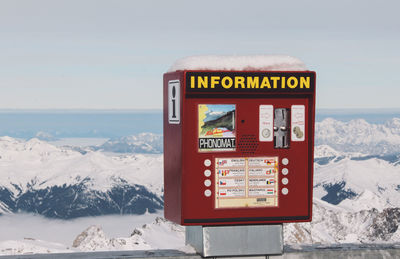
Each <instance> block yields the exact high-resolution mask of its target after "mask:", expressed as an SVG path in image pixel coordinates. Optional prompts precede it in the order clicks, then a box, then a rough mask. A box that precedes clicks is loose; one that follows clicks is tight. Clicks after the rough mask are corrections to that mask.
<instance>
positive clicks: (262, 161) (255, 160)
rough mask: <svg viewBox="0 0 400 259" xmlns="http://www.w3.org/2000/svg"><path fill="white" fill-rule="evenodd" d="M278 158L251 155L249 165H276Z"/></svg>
mask: <svg viewBox="0 0 400 259" xmlns="http://www.w3.org/2000/svg"><path fill="white" fill-rule="evenodd" d="M275 163H276V158H264V157H250V158H249V166H262V167H265V166H271V167H273V166H275Z"/></svg>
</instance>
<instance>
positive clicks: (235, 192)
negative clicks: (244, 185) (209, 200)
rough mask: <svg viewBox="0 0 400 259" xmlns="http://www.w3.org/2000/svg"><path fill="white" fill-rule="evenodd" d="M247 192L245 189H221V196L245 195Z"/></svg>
mask: <svg viewBox="0 0 400 259" xmlns="http://www.w3.org/2000/svg"><path fill="white" fill-rule="evenodd" d="M245 195H246V192H245V190H244V189H220V190H219V196H220V197H242V196H245Z"/></svg>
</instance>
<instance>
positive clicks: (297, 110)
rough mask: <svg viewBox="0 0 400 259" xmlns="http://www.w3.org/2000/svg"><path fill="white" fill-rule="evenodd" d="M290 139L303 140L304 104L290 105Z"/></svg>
mask: <svg viewBox="0 0 400 259" xmlns="http://www.w3.org/2000/svg"><path fill="white" fill-rule="evenodd" d="M291 114H292V118H291V122H292V127H291V131H292V134H291V137H292V141H304V140H305V107H304V105H292V112H291Z"/></svg>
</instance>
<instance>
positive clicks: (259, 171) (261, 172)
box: [249, 168, 275, 176]
mask: <svg viewBox="0 0 400 259" xmlns="http://www.w3.org/2000/svg"><path fill="white" fill-rule="evenodd" d="M274 173H275V169H274V168H249V176H273V175H274Z"/></svg>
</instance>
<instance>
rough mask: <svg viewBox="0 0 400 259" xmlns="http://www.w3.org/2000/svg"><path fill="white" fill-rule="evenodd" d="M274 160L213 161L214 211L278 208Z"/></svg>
mask: <svg viewBox="0 0 400 259" xmlns="http://www.w3.org/2000/svg"><path fill="white" fill-rule="evenodd" d="M278 161H279V160H278V157H234V158H216V159H215V208H216V209H219V208H246V207H249V208H252V207H277V206H278V180H279V179H278V178H279V174H278V172H279V168H278Z"/></svg>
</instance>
